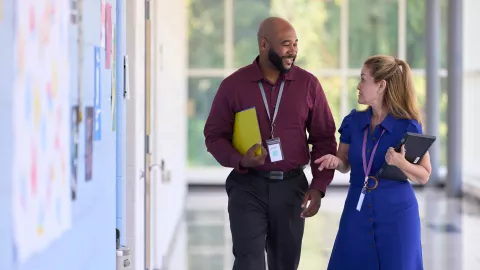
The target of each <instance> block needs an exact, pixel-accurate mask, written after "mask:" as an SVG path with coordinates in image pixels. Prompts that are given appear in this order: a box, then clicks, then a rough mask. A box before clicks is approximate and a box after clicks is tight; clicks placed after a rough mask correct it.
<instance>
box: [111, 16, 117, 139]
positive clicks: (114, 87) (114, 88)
mask: <svg viewBox="0 0 480 270" xmlns="http://www.w3.org/2000/svg"><path fill="white" fill-rule="evenodd" d="M112 40H113V41H112V43H113V45H112V47H113V53H112V55H113V57H112V58H113V64H112V66H113V68H112V104H111V105H112V106H111V108H112V131H115V129H116V126H117V118H116V117H115V104H116V100H117V68H116V57H117V54H116V52H117V48H116V45H115V24H112Z"/></svg>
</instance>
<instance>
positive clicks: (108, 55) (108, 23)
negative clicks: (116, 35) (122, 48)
mask: <svg viewBox="0 0 480 270" xmlns="http://www.w3.org/2000/svg"><path fill="white" fill-rule="evenodd" d="M105 32H106V35H107V36H106V38H105V68H106V69H110V65H111V61H112V5H110V4H109V3H107V4H106V6H105Z"/></svg>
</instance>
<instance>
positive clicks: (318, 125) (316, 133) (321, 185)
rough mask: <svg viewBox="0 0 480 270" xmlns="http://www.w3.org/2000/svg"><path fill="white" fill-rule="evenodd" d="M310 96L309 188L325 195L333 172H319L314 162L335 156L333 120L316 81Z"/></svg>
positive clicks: (335, 142)
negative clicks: (310, 170)
mask: <svg viewBox="0 0 480 270" xmlns="http://www.w3.org/2000/svg"><path fill="white" fill-rule="evenodd" d="M312 96H313V97H312V103H313V107H312V109H311V110H310V114H309V121H308V125H307V129H308V133H309V138H308V142H309V144H311V145H312V151H311V162H310V166H311V169H312V175H313V179H312V183H311V185H310V188H314V189H317V190H320V191H321V192H322V193H323V195H325V194H326V190H327V187H328V185H330V183H331V182H332V180H333V176H334V173H335V170H327V169H324V170H322V171H319V170H318V165H317V164H315V163H314V161H315V160H316V159H318V158H320V157H322V156H324V155H327V154H332V155H336V153H337V141H336V138H335V130H336V128H335V120H334V119H333V116H332V112H331V110H330V106H329V105H328V101H327V98H326V96H325V93H324V91H323V89H322V86H321V84H320V82H319V81H318V80H316V83H315V91H314V92H313V95H312Z"/></svg>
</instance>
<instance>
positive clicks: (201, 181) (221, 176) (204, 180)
mask: <svg viewBox="0 0 480 270" xmlns="http://www.w3.org/2000/svg"><path fill="white" fill-rule="evenodd" d="M231 171H232V169H230V168H224V167H194V168H187V182H188V184H194V185H219V184H223V183H224V182H225V179H227V177H228V175H229V173H230V172H231ZM304 172H305V175H306V176H307V179H309V181H310V180H311V179H312V171H311V168H310V166H307V167H306V168H305V170H304ZM348 181H349V175H348V174H342V173H339V172H335V177H334V179H333V181H332V185H348Z"/></svg>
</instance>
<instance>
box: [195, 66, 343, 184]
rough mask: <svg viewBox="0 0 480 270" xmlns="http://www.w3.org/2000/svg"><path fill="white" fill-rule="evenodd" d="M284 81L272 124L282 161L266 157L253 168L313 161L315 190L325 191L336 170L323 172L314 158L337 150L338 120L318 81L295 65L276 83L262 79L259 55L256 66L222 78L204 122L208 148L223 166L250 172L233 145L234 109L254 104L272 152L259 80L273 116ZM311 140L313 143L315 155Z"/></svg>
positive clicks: (294, 165)
mask: <svg viewBox="0 0 480 270" xmlns="http://www.w3.org/2000/svg"><path fill="white" fill-rule="evenodd" d="M283 80H285V85H284V89H283V94H282V97H281V101H280V105H279V108H278V113H277V117H276V119H275V128H274V131H275V137H278V138H280V141H281V147H282V152H283V160H282V161H278V162H275V163H272V162H271V161H270V158H269V156H268V155H267V158H266V160H265V164H264V165H263V166H261V167H258V168H255V169H257V170H261V171H288V170H292V169H294V168H298V167H300V166H303V165H306V164H308V163H309V161H312V162H311V167H312V175H313V179H312V183H311V188H315V189H318V190H320V191H322V192H323V193H324V194H325V192H326V189H327V186H328V185H329V184H330V183H331V182H332V179H333V175H334V170H323V171H319V170H318V165H316V164H314V163H313V161H314V160H315V159H317V158H319V157H321V156H323V155H325V154H334V155H335V154H336V151H337V142H336V139H335V131H336V128H335V122H334V120H333V117H332V113H331V111H330V107H329V105H328V103H327V99H326V97H325V93H324V92H323V89H322V86H321V85H320V82H319V81H318V79H317V78H316V77H315V76H313V75H312V74H310V73H309V72H307V71H305V70H303V69H301V68H299V67H297V66H293V67H292V69H291V70H290V72H288V73H286V74H285V75H281V76H280V78H279V79H278V80H277V82H276V83H275V85H273V84H272V83H271V82H269V81H268V80H266V79H265V78H264V76H263V73H262V72H261V70H260V67H259V65H258V57H257V59H256V60H255V61H253V63H252V64H250V65H248V66H246V67H244V68H241V69H240V70H238V71H236V72H235V73H233V74H232V75H230V76H229V77H227V78H226V79H225V80H223V81H222V83H221V84H220V87H219V89H218V92H217V94H216V95H215V98H214V100H213V104H212V108H211V110H210V114H209V116H208V119H207V122H206V124H205V130H204V134H205V142H206V146H207V150H208V151H209V152H210V153H211V154H212V155H213V157H214V158H215V159H216V160H217V161H218V162H219V163H220V164H221V165H222V166H224V167H230V168H235V169H236V170H237V171H238V172H240V173H245V172H246V171H247V170H246V169H244V168H242V167H241V166H240V160H241V159H242V155H241V154H240V153H239V152H238V151H237V150H236V149H235V148H234V147H233V146H232V133H233V132H232V131H233V122H234V119H235V113H236V112H238V111H242V110H245V109H248V108H251V107H256V109H257V117H258V121H259V125H260V133H261V135H262V143H263V145H264V147H265V148H266V149H267V150H268V148H267V147H266V146H267V144H266V140H268V139H270V137H271V136H270V134H271V128H270V127H271V126H270V121H269V119H268V115H267V112H266V109H265V105H264V102H263V99H262V95H261V91H260V88H259V86H258V81H262V83H263V87H264V89H265V94H266V97H267V101H268V104H269V110H270V116H271V117H272V118H273V114H274V110H275V104H276V101H277V97H278V93H279V89H280V85H281V83H282V81H283ZM307 132H308V139H307ZM308 144H311V145H312V151H311V155H310V150H309V147H308Z"/></svg>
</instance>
